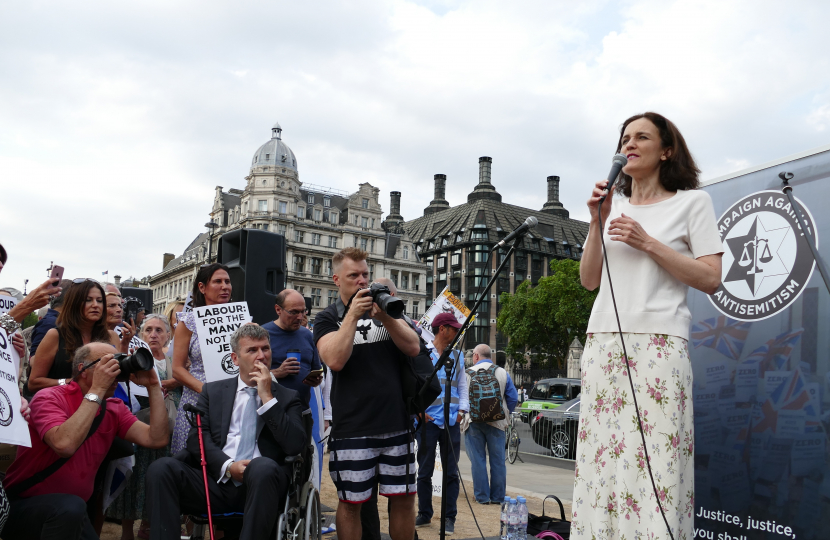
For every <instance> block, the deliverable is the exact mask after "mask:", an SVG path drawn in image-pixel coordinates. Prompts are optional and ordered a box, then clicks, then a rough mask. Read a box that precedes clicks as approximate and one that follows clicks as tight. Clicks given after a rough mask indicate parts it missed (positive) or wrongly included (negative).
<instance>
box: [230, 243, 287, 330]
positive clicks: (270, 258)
mask: <svg viewBox="0 0 830 540" xmlns="http://www.w3.org/2000/svg"><path fill="white" fill-rule="evenodd" d="M216 260H217V261H218V262H220V263H222V264H224V265H225V266H227V267H228V268H229V269H230V277H231V285H233V292H232V293H231V301H232V302H243V301H244V302H248V310H249V311H250V312H251V317H253V320H254V322H255V323H257V324H265V323H267V322H268V321H273V320H274V319H276V318H277V313H276V311H274V305H275V303H276V297H277V294H279V293H280V291H282V290H283V289H285V274H286V267H285V237H284V236H282V235H281V234H275V233H270V232H266V231H260V230H258V229H237V230H235V231H231V232H228V233H225V234H223V235H222V237H221V238H220V239H219V252H218V254H217V258H216Z"/></svg>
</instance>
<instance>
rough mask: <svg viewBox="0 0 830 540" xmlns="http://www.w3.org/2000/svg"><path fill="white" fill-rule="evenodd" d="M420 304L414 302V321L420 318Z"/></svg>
mask: <svg viewBox="0 0 830 540" xmlns="http://www.w3.org/2000/svg"><path fill="white" fill-rule="evenodd" d="M418 304H419V302H412V318H413V319H417V318H418V315H419V313H418V308H419V306H418Z"/></svg>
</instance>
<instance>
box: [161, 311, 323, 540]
mask: <svg viewBox="0 0 830 540" xmlns="http://www.w3.org/2000/svg"><path fill="white" fill-rule="evenodd" d="M231 350H232V351H233V352H232V358H233V362H234V364H236V365H237V366H239V376H238V377H234V378H232V379H225V380H222V381H216V382H211V383H207V384H206V385H205V386H204V389H203V390H202V394H201V395H200V396H199V401H198V402H197V405H196V406H197V407H198V408H199V410H201V411H204V414H203V416H202V432H203V439H204V446H205V460H206V461H207V474H208V486H209V489H210V503H211V510H212V511H213V513H228V512H244V513H245V516H244V518H243V524H242V531H241V535H240V540H253V539H261V538H267V537H268V536H270V534H271V532H272V531H273V530H274V525H275V524H276V521H277V518H278V516H279V514H280V511H281V510H282V507H283V504H284V501H285V496H286V494H287V492H288V484H289V478H290V468H289V467H288V466H287V465H285V458H286V456H292V455H296V454H299V453H300V452H301V451H302V448H303V446H304V445H305V444H306V442H307V434H306V432H305V429H304V427H303V422H302V412H303V407H302V404H301V402H300V398H299V396H298V395H297V392H295V391H294V390H290V389H288V388H284V387H282V386H279V385H278V384H276V383H273V382H272V380H271V373H270V372H269V371H268V370H269V367H270V366H271V346H270V340H269V336H268V332H267V331H266V330H265V329H263V328H262V327H260V326H258V325H256V324H245V325H243V326H241V327H240V328H239V329H237V331H236V332H234V334H233V336H232V337H231ZM266 428H267V429H266ZM185 453H186V454H188V455H187V456H184V455H177V456H176V457H175V458H163V459H159V460H157V461H155V462H154V463H153V464H152V465H151V466H150V468H149V470H148V471H147V500H148V501H149V503H150V523H152V526H151V527H150V538H152V539H153V540H179V538H180V526H179V523H180V521H179V519H180V514H181V513H183V512H184V513H186V514H204V513H206V512H207V506H206V500H205V484H204V480H203V478H202V470H201V467H200V465H199V462H200V458H199V438H198V434H197V432H196V428H192V429H191V430H190V434H189V435H188V440H187V450H185V451H183V452H181V454H185ZM275 508H277V509H279V510H277V511H275Z"/></svg>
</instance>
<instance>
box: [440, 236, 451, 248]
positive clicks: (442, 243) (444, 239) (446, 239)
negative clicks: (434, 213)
mask: <svg viewBox="0 0 830 540" xmlns="http://www.w3.org/2000/svg"><path fill="white" fill-rule="evenodd" d="M449 243H450V241H449V239H448V238H447V237H446V236H445V237H444V238H443V239H442V240H441V247H444V246H446V245H447V244H449Z"/></svg>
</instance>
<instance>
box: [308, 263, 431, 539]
mask: <svg viewBox="0 0 830 540" xmlns="http://www.w3.org/2000/svg"><path fill="white" fill-rule="evenodd" d="M366 257H367V253H366V252H365V251H363V250H361V249H357V248H346V249H344V250H342V251H340V252H338V253H337V254H336V255H335V256H334V257H333V259H332V264H333V266H334V268H333V270H334V276H333V280H334V284H335V285H336V286H337V288H338V289H339V292H340V294H339V298H338V299H337V302H335V303H334V304H332V305H331V306H329V307H327V308H326V309H325V310H323V311H322V312H320V313H319V314H318V315H317V318H316V319H315V321H314V340H315V341H316V343H317V348H318V350H319V351H320V357H321V358H322V359H323V362H325V363H326V365H328V367H329V368H331V370H332V372H333V374H334V376H333V386H332V391H331V398H332V408H333V411H334V419H333V420H334V422H333V425H334V427H333V428H332V433H331V436H330V439H329V451H330V457H329V472H330V473H331V476H332V480H333V481H334V485H335V487H336V488H337V495H338V498H339V499H340V504H338V506H337V535H338V538H341V539H342V540H359V539H360V537H361V524H360V508H361V505H362V503H363V502H365V501H366V500H368V499H369V498H370V497H371V492H372V486H373V485H374V484H375V483H376V482H377V483H379V487H378V492H379V493H380V494H381V495H384V496H386V497H389V501H390V503H391V504H390V516H389V534H390V536H391V537H392V538H393V540H412V537H413V535H414V527H415V492H416V488H415V474H414V473H415V455H414V452H412V435H411V430H410V428H411V424H410V422H409V416H408V415H407V412H406V407H405V404H404V401H403V396H402V390H401V373H400V368H401V363H402V362H403V361H405V360H406V357H408V356H415V355H417V354H418V353H419V352H420V342H419V339H418V334H416V333H415V331H414V330H413V329H412V327H410V326H409V324H408V323H407V322H406V320H404V319H403V317H402V316H403V302H401V300H399V299H397V298H394V297H393V296H391V295H390V294H389V289H388V288H387V287H385V286H383V285H379V284H375V285H373V286H372V287H371V288H366V287H367V285H368V283H369V266H368V264H367V263H366ZM401 465H405V467H401ZM381 470H382V471H383V474H382V475H381V474H380V471H381ZM390 496H391V497H390Z"/></svg>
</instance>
